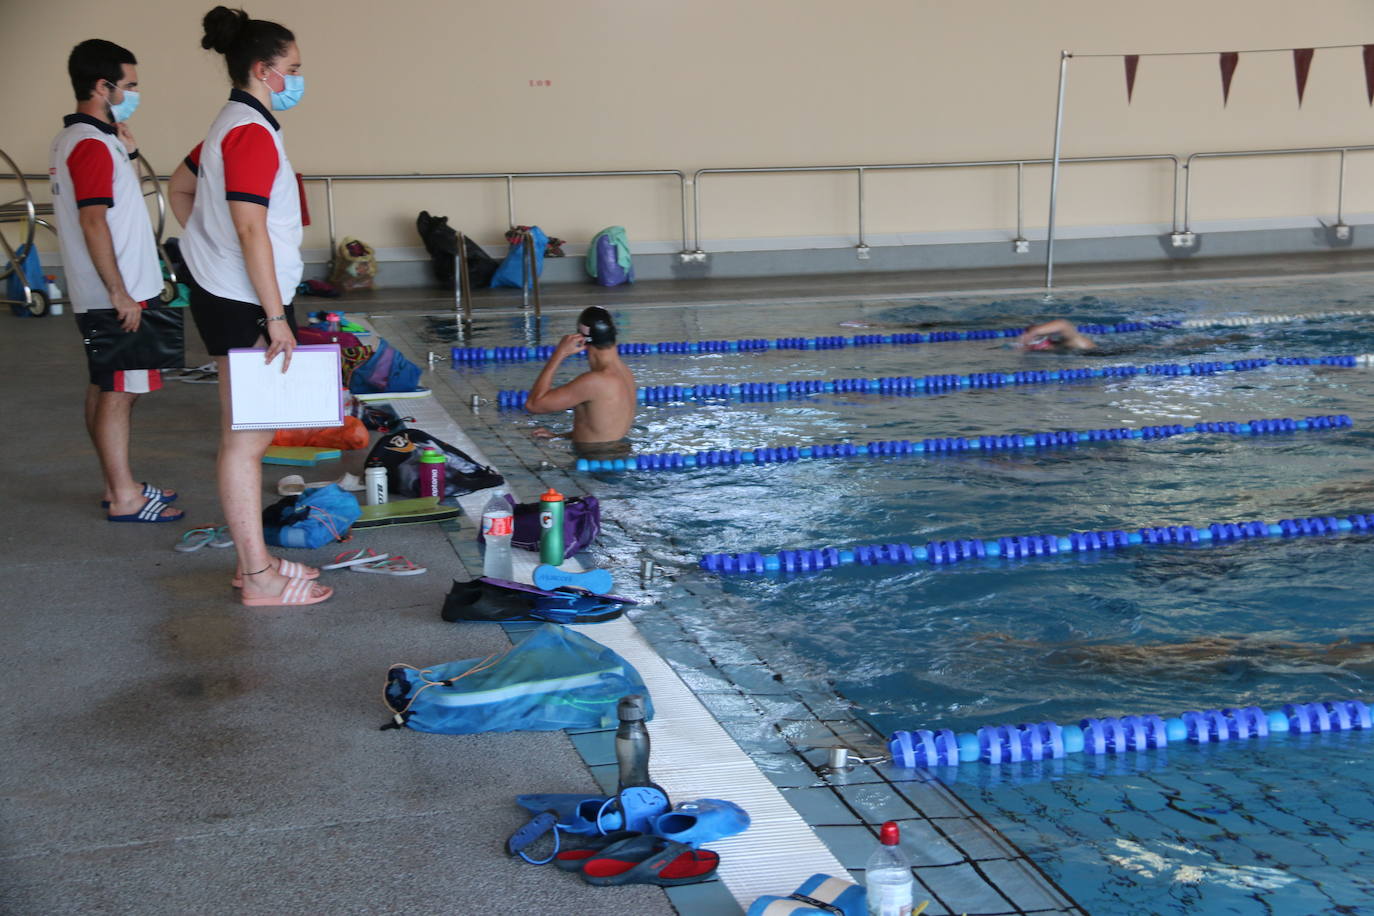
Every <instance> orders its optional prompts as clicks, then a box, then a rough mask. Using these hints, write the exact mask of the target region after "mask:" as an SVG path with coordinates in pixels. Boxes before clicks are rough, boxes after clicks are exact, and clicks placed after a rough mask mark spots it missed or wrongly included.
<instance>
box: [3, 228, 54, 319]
mask: <svg viewBox="0 0 1374 916" xmlns="http://www.w3.org/2000/svg"><path fill="white" fill-rule="evenodd" d="M14 256H15V260H16V261H18V262H19V263H20V265H21V266H22V267H23V268H24V271H23V273H24V276H23V277H22V279H23V280H26V281H28V284H29V289H31V290H33V291H34V292H36V293H40V294H42V295H44V296H47V294H48V281H47V277H45V276H44V275H43V265H42V264H41V263H39V260H38V249H37V248H35V247H34V246H33V245H20V246H19V248H18V249H16V250H15V252H14ZM10 266H11V267H12V266H13V265H10ZM20 280H21V277H20V276H19V272H18V271H15V270H11V271H10V274H9V276H8V277H6V278H5V298H6V299H9V300H12V301H11V302H10V311H12V312H14V314H16V315H18V316H19V317H20V318H32V317H34V316H35V313H34V312H32V311H30V310H29V307H28V306H27V305H25V304H24V284H23V283H21V282H20ZM36 314H38V315H42V314H45V312H44V311H42V310H41V309H40V311H38V312H37V313H36Z"/></svg>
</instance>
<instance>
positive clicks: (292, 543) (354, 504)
mask: <svg viewBox="0 0 1374 916" xmlns="http://www.w3.org/2000/svg"><path fill="white" fill-rule="evenodd" d="M362 514H363V510H362V507H361V506H359V505H358V499H357V497H356V496H354V495H353V494H352V493H349V492H347V491H346V490H344V489H343V488H342V487H340V486H339V485H338V484H336V483H331V484H329V485H328V486H325V487H315V488H313V489H310V490H306V491H305V492H304V493H302V494H301V495H299V496H288V497H286V498H285V499H281V500H278V501H277V502H275V503H273V504H272V505H270V506H268V507H267V508H266V509H263V510H262V536H263V538H264V540H266V541H267V543H268V544H269V545H270V546H272V547H309V548H315V547H323V546H324V545H325V544H328V543H329V542H330V541H342V540H343V539H344V535H346V534H347V533H348V529H349V528H351V527H352V526H353V523H354V522H356V521H357V520H358V519H359V517H360V516H362Z"/></svg>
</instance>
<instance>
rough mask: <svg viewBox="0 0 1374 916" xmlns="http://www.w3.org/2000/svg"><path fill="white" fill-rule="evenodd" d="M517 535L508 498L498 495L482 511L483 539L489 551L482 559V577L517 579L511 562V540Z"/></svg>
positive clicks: (508, 580)
mask: <svg viewBox="0 0 1374 916" xmlns="http://www.w3.org/2000/svg"><path fill="white" fill-rule="evenodd" d="M514 533H515V515H514V514H513V513H512V512H511V505H510V503H508V502H507V501H506V497H504V496H502V495H501V494H500V493H497V494H496V495H495V496H493V497H492V498H491V499H490V500H488V501H487V507H486V508H485V509H483V510H482V539H483V540H484V541H485V542H486V545H487V549H486V553H485V555H483V557H482V575H484V576H486V577H488V578H490V579H505V580H506V581H507V582H510V581H513V580H514V579H515V567H514V564H513V563H512V560H511V552H510V539H511V535H512V534H514Z"/></svg>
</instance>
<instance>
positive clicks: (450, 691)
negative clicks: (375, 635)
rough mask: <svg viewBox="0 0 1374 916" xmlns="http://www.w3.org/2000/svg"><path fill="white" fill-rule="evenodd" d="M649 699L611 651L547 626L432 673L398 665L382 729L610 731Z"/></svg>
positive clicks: (649, 709) (648, 709) (648, 713)
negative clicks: (626, 707)
mask: <svg viewBox="0 0 1374 916" xmlns="http://www.w3.org/2000/svg"><path fill="white" fill-rule="evenodd" d="M632 693H638V694H643V695H644V696H645V698H646V700H645V717H646V718H649V719H651V718H653V714H654V713H653V706H652V704H650V703H649V702H648V699H647V698H648V693H649V691H648V689H647V688H646V687H645V686H644V679H643V678H641V677H640V676H639V672H638V671H636V670H635V669H634V666H633V665H631V664H630V663H629V662H627V661H625V659H623V658H621V657H620V656H619V655H617V654H616V653H615V652H613V651H612V650H610V649H608V648H607V647H605V646H603V645H601V643H599V642H597V641H596V640H594V639H589V638H588V637H586V636H583V635H582V634H581V633H577V632H574V631H573V630H569V629H568V628H566V627H561V626H558V625H557V624H552V623H546V624H544V625H543V626H541V627H539V628H538V629H537V630H535V631H534V632H532V633H531V634H530V635H529V636H527V637H525V639H524V640H523V641H522V642H521V643H520V644H519V645H516V646H512V647H511V648H510V650H508V651H506V652H504V653H499V654H496V655H489V656H487V657H486V658H468V659H464V660H463V661H458V662H449V663H448V664H445V665H435V666H433V667H430V668H416V667H414V666H413V665H392V666H391V668H390V670H388V671H387V674H386V691H385V694H386V704H387V706H388V707H389V708H390V710H391V714H392V721H391V723H389V724H388V725H385V726H383V728H400V727H402V726H405V727H406V728H412V729H414V730H415V731H420V732H432V733H436V734H443V735H472V734H477V733H478V732H514V731H554V730H557V729H560V728H609V727H610V726H612V725H615V724H616V722H617V721H618V719H617V718H616V711H615V707H616V703H617V702H619V701H620V698H621V697H623V696H626V695H628V694H632Z"/></svg>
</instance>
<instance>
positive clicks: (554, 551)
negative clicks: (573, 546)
mask: <svg viewBox="0 0 1374 916" xmlns="http://www.w3.org/2000/svg"><path fill="white" fill-rule="evenodd" d="M539 527H540V528H541V529H543V530H541V531H540V532H539V562H541V563H548V564H549V565H550V566H562V565H563V559H564V558H563V494H562V493H559V492H558V491H557V490H555V489H554V488H553V487H549V491H548V492H547V493H545V494H544V495H543V496H540V497H539Z"/></svg>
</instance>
